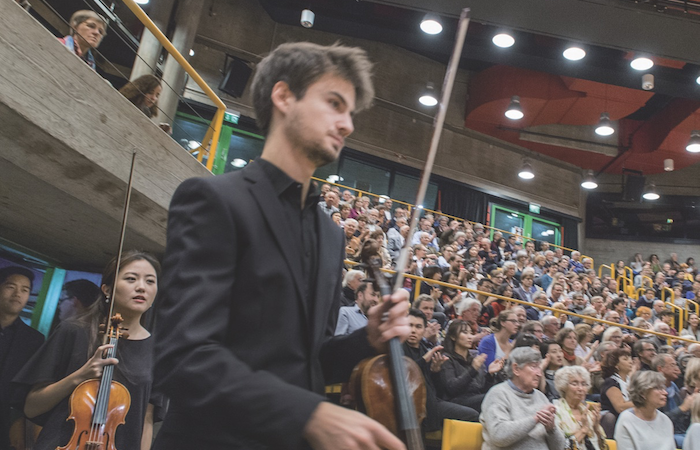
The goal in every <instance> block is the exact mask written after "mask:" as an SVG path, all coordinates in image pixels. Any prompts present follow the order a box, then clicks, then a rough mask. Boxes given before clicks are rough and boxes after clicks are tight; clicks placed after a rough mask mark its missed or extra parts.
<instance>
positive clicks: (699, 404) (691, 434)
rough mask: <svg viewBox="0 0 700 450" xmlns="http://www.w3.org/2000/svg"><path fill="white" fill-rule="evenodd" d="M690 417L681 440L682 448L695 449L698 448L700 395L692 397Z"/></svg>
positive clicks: (699, 438)
mask: <svg viewBox="0 0 700 450" xmlns="http://www.w3.org/2000/svg"><path fill="white" fill-rule="evenodd" d="M691 408H692V409H691V413H690V418H691V421H692V425H690V428H688V432H687V433H686V435H685V440H684V441H683V450H696V449H698V448H700V396H697V397H695V399H693V404H692V407H691Z"/></svg>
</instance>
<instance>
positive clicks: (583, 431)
mask: <svg viewBox="0 0 700 450" xmlns="http://www.w3.org/2000/svg"><path fill="white" fill-rule="evenodd" d="M554 385H555V386H556V388H557V391H558V392H559V394H560V395H561V396H562V398H558V399H556V400H554V406H556V408H557V414H556V422H557V426H558V427H559V428H561V430H562V431H563V432H564V437H565V438H566V440H567V444H568V445H567V447H566V448H571V449H573V448H578V449H589V450H605V449H607V448H608V446H607V444H606V443H605V431H603V428H602V427H601V426H600V405H598V406H591V407H588V406H587V405H586V394H587V393H588V388H589V387H590V386H591V378H590V375H589V374H588V371H587V370H586V369H584V368H583V367H581V366H569V367H562V368H561V369H559V370H558V371H557V372H556V374H555V375H554Z"/></svg>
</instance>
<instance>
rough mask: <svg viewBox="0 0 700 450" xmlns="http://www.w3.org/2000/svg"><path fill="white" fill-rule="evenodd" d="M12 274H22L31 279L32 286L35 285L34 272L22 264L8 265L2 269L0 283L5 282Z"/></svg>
mask: <svg viewBox="0 0 700 450" xmlns="http://www.w3.org/2000/svg"><path fill="white" fill-rule="evenodd" d="M12 275H22V276H23V277H26V278H28V279H29V286H30V288H31V287H33V285H34V272H32V271H31V270H29V269H27V268H26V267H20V266H8V267H3V268H2V269H0V284H3V283H4V282H5V281H7V279H8V278H10V277H11V276H12Z"/></svg>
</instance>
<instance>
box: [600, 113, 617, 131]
mask: <svg viewBox="0 0 700 450" xmlns="http://www.w3.org/2000/svg"><path fill="white" fill-rule="evenodd" d="M614 132H615V129H614V128H613V126H612V122H611V121H610V114H608V113H606V112H604V113H602V114H601V115H600V122H598V126H597V127H596V129H595V133H596V134H597V135H599V136H610V135H612V134H613V133H614Z"/></svg>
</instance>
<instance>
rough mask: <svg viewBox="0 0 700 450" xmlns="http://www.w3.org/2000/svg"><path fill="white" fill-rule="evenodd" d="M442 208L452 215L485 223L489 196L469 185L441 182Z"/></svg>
mask: <svg viewBox="0 0 700 450" xmlns="http://www.w3.org/2000/svg"><path fill="white" fill-rule="evenodd" d="M440 193H441V203H440V210H441V211H442V212H444V213H445V214H449V215H451V216H457V217H461V218H463V219H466V220H471V221H475V222H480V223H484V220H486V207H487V204H488V198H487V197H488V196H487V195H486V194H484V193H482V192H479V191H476V190H474V189H470V188H469V187H467V186H465V185H462V184H457V183H453V182H449V181H444V180H441V182H440Z"/></svg>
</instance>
